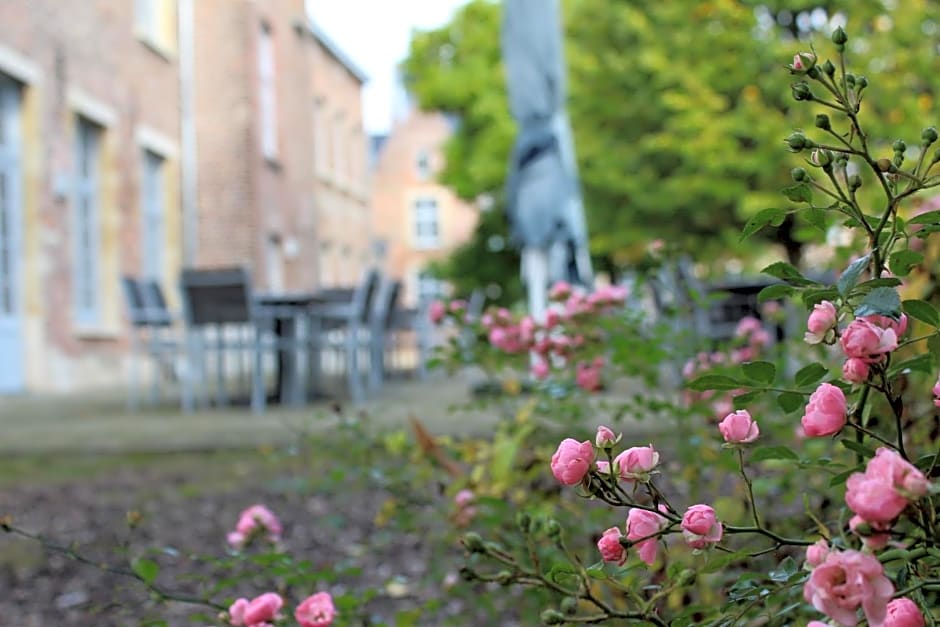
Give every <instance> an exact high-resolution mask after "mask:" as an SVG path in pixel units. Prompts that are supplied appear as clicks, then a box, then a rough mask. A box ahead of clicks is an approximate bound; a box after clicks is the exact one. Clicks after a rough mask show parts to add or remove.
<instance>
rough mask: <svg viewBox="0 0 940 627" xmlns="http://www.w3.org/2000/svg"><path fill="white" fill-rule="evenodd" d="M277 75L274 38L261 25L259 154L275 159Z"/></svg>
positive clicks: (259, 43)
mask: <svg viewBox="0 0 940 627" xmlns="http://www.w3.org/2000/svg"><path fill="white" fill-rule="evenodd" d="M276 83H277V75H276V72H275V66H274V37H273V35H272V34H271V28H270V27H269V26H268V25H266V24H263V25H262V26H261V32H260V34H259V36H258V102H259V112H260V114H261V154H262V155H264V157H265V158H266V159H276V158H277V85H276Z"/></svg>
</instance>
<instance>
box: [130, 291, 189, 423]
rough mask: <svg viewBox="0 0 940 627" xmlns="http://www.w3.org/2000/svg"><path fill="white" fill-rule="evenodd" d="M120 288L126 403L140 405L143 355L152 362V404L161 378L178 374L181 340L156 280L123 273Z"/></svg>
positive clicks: (160, 387) (160, 394)
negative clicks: (125, 326) (126, 346)
mask: <svg viewBox="0 0 940 627" xmlns="http://www.w3.org/2000/svg"><path fill="white" fill-rule="evenodd" d="M121 291H122V293H123V295H124V304H125V308H126V310H127V316H128V320H129V321H130V324H131V332H130V344H131V359H130V379H131V380H130V393H129V396H128V405H129V407H130V408H131V409H133V410H136V409H138V408H139V406H140V390H139V384H140V381H139V379H140V373H139V365H140V362H141V358H142V357H144V356H146V358H148V359H149V361H150V362H151V365H152V368H151V377H150V378H151V383H150V399H149V402H150V404H156V403H158V402H159V401H160V400H161V396H162V389H163V388H162V385H161V381H162V380H163V379H174V378H178V376H177V374H178V373H177V368H176V367H177V358H178V357H179V355H180V349H181V343H180V341H179V340H178V338H176V337H174V332H173V325H174V323H175V319H174V316H173V315H172V314H171V313H170V311H169V308H168V307H167V304H166V299H165V298H164V297H163V290H162V288H161V287H160V284H159V283H158V282H157V281H155V280H139V279H135V278H134V277H130V276H123V277H121Z"/></svg>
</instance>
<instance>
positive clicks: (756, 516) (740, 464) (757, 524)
mask: <svg viewBox="0 0 940 627" xmlns="http://www.w3.org/2000/svg"><path fill="white" fill-rule="evenodd" d="M738 468H739V469H740V471H741V478H742V479H744V485H746V486H747V500H748V502H749V503H750V504H751V515H752V516H754V526H755V527H758V528H760V527H761V524H760V515H759V514H758V513H757V503H756V502H755V501H754V487H753V486H752V485H751V479H750V477H748V476H747V472H746V471H745V469H744V450H743V449H740V448H739V449H738Z"/></svg>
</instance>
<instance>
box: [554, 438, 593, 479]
mask: <svg viewBox="0 0 940 627" xmlns="http://www.w3.org/2000/svg"><path fill="white" fill-rule="evenodd" d="M593 461H594V445H593V444H591V441H590V440H585V441H584V442H578V441H577V440H573V439H572V438H565V439H564V440H562V441H561V444H559V445H558V450H556V451H555V454H554V455H552V474H553V475H555V478H556V479H558V480H559V481H561V482H562V483H563V484H565V485H575V484H578V483H581V480H582V479H583V478H584V475H586V474H587V472H588V470H589V469H590V468H591V462H593Z"/></svg>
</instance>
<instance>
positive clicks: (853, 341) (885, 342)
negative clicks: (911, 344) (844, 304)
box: [839, 318, 898, 363]
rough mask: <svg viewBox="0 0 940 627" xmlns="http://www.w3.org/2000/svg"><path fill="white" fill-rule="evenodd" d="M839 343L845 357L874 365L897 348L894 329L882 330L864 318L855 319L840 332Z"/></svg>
mask: <svg viewBox="0 0 940 627" xmlns="http://www.w3.org/2000/svg"><path fill="white" fill-rule="evenodd" d="M839 343H840V344H841V345H842V350H843V351H844V352H845V355H846V357H857V358H858V359H863V360H865V361H867V362H868V363H874V362H877V361H880V360H881V359H882V358H883V357H884V355H885V354H886V353H890V352H891V351H893V350H894V349H896V348H897V347H898V337H897V334H896V333H895V332H894V329H891V328H887V329H886V328H882V327H880V326H878V325H876V324H874V323H873V322H871V321H870V320H867V319H865V318H856V319H855V320H853V321H852V322H851V323H850V324H849V326H847V327H846V328H845V331H843V332H842V337H841V339H840V340H839Z"/></svg>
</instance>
